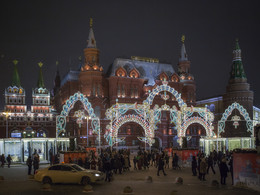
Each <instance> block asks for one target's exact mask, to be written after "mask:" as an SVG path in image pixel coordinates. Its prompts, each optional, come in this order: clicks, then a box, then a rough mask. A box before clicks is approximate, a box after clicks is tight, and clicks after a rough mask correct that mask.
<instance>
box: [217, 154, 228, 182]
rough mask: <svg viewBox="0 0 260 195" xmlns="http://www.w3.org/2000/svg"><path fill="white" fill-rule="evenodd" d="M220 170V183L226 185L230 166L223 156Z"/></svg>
mask: <svg viewBox="0 0 260 195" xmlns="http://www.w3.org/2000/svg"><path fill="white" fill-rule="evenodd" d="M219 171H220V177H221V179H220V183H221V184H222V185H226V177H227V173H228V166H227V164H226V158H222V161H221V163H220V164H219Z"/></svg>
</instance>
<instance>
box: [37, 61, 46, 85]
mask: <svg viewBox="0 0 260 195" xmlns="http://www.w3.org/2000/svg"><path fill="white" fill-rule="evenodd" d="M38 65H39V67H40V71H39V79H38V82H37V87H38V88H44V81H43V76H42V66H43V63H42V62H39V63H38Z"/></svg>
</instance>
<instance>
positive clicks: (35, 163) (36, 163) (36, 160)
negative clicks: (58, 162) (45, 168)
mask: <svg viewBox="0 0 260 195" xmlns="http://www.w3.org/2000/svg"><path fill="white" fill-rule="evenodd" d="M39 163H40V158H39V155H38V154H36V155H34V158H33V174H35V172H36V170H37V169H39Z"/></svg>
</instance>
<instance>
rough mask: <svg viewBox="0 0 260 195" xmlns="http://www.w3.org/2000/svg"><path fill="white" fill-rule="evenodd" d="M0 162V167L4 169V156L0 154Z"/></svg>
mask: <svg viewBox="0 0 260 195" xmlns="http://www.w3.org/2000/svg"><path fill="white" fill-rule="evenodd" d="M0 160H1V167H2V168H4V166H5V155H4V154H2V156H1V158H0Z"/></svg>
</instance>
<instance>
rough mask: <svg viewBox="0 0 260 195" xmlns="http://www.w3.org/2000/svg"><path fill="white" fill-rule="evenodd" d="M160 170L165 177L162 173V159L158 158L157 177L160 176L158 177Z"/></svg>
mask: <svg viewBox="0 0 260 195" xmlns="http://www.w3.org/2000/svg"><path fill="white" fill-rule="evenodd" d="M160 170H162V172H163V174H164V175H166V173H165V172H164V160H163V157H160V158H159V161H158V171H157V176H160V175H159V172H160Z"/></svg>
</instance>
